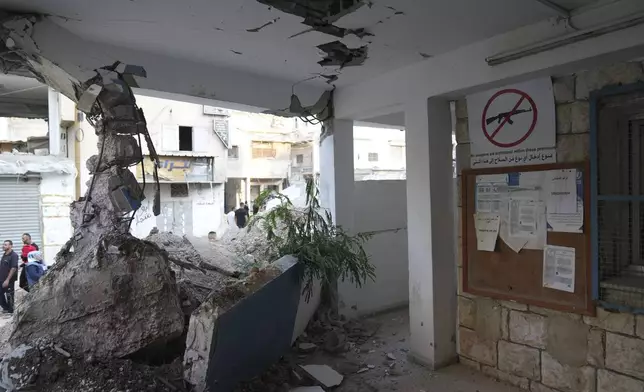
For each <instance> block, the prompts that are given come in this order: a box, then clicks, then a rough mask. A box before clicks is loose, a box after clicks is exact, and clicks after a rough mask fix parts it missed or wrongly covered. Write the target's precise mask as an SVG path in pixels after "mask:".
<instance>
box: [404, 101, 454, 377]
mask: <svg viewBox="0 0 644 392" xmlns="http://www.w3.org/2000/svg"><path fill="white" fill-rule="evenodd" d="M405 128H406V132H407V135H406V145H407V148H406V152H407V230H408V247H409V316H410V330H411V339H410V341H411V351H410V355H411V356H412V357H413V359H415V360H417V361H418V362H420V363H422V364H424V365H426V366H429V367H430V368H432V369H436V368H439V367H442V366H446V365H449V364H451V363H453V362H455V361H456V358H457V356H456V290H457V285H456V267H455V266H456V263H455V252H454V249H455V245H454V202H453V178H452V173H453V172H452V132H451V112H450V105H449V101H448V100H446V99H443V98H430V99H429V100H418V101H417V102H411V103H409V104H407V105H406V106H405Z"/></svg>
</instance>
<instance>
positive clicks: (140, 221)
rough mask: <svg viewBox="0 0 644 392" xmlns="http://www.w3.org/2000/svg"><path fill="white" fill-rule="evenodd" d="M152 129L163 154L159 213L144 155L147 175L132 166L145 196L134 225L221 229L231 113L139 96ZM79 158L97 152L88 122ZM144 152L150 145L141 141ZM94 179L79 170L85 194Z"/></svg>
mask: <svg viewBox="0 0 644 392" xmlns="http://www.w3.org/2000/svg"><path fill="white" fill-rule="evenodd" d="M136 98H137V104H138V105H139V107H140V108H141V109H143V111H144V113H145V115H146V118H147V121H148V124H147V125H148V131H149V132H150V137H151V138H152V142H153V143H154V146H155V149H156V152H157V155H158V156H159V162H160V167H159V168H158V174H159V182H160V188H161V189H160V191H161V192H160V193H161V214H160V215H159V216H156V217H155V216H154V214H153V213H152V202H153V200H154V193H155V187H154V184H153V177H152V170H153V163H152V161H150V160H149V159H145V160H144V168H145V178H144V175H143V170H142V168H141V166H140V165H138V166H136V167H132V168H131V170H132V171H133V173H134V174H135V176H136V178H137V180H138V181H139V183H141V184H143V183H144V179H145V188H144V193H145V196H146V199H145V200H144V202H143V204H142V206H141V208H140V209H139V210H138V211H137V213H136V214H135V216H134V220H133V221H132V226H131V228H132V229H131V230H132V233H133V234H134V235H135V236H137V237H145V236H147V235H148V234H149V233H150V230H152V228H154V227H156V228H158V229H159V230H161V231H171V232H173V233H175V234H178V235H184V234H188V235H194V236H207V235H208V233H210V232H215V233H220V232H221V230H223V228H222V227H223V225H222V223H223V198H224V197H223V196H224V182H225V179H226V156H227V145H226V143H225V138H226V127H227V124H228V116H227V114H226V112H225V111H221V112H220V111H217V112H215V111H212V110H210V109H211V108H210V107H208V106H204V105H199V104H193V103H188V102H181V101H174V100H167V99H161V98H155V97H148V96H142V95H137V97H136ZM83 129H84V130H85V131H86V132H85V135H84V139H83V148H82V154H81V159H80V161H81V162H85V161H86V160H87V159H88V158H89V157H90V156H91V155H94V154H96V153H97V151H98V150H97V143H98V137H97V135H96V134H95V133H94V131H93V130H91V131H90V129H91V127H90V126H89V124H87V123H86V122H85V123H84V124H83ZM142 150H143V154H144V155H145V156H147V154H148V151H147V146H146V145H145V143H143V146H142ZM89 178H90V175H89V172H88V171H87V169H86V168H84V167H83V168H82V171H81V183H82V185H81V194H84V193H85V191H86V189H87V182H88V180H89Z"/></svg>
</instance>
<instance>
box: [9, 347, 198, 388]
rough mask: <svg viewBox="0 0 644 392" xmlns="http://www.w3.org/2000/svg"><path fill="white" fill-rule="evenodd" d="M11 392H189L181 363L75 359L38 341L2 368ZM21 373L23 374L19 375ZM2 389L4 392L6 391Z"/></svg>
mask: <svg viewBox="0 0 644 392" xmlns="http://www.w3.org/2000/svg"><path fill="white" fill-rule="evenodd" d="M0 369H1V372H2V375H3V377H2V383H0V386H1V387H2V388H4V389H6V390H7V391H16V390H30V391H48V392H101V391H126V390H128V391H137V392H143V391H150V392H177V391H187V390H188V389H187V388H186V385H185V383H184V381H183V377H182V374H181V363H180V362H175V363H172V364H168V365H163V366H158V367H153V366H147V365H143V364H137V363H135V362H133V361H130V360H110V361H94V360H92V359H90V358H88V359H79V358H75V357H72V356H71V354H69V353H67V352H66V351H65V350H64V349H63V348H62V347H60V346H57V345H54V344H52V343H45V342H44V341H38V342H35V343H34V344H31V345H29V346H27V345H21V346H18V347H17V348H16V349H15V350H14V351H13V352H12V353H11V354H10V355H9V356H6V357H4V359H3V361H2V364H1V368H0ZM18 369H20V371H18ZM2 388H0V390H2Z"/></svg>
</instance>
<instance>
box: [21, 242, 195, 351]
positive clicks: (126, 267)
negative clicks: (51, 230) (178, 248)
mask: <svg viewBox="0 0 644 392" xmlns="http://www.w3.org/2000/svg"><path fill="white" fill-rule="evenodd" d="M57 260H58V262H57V263H56V264H55V265H54V266H53V267H52V268H51V269H50V270H49V271H48V272H47V274H46V275H45V276H44V277H43V278H42V279H41V281H40V282H39V283H38V285H37V286H36V289H35V290H32V292H31V293H29V295H27V296H26V297H25V299H24V302H23V303H22V304H21V306H20V307H19V308H18V309H17V310H16V313H15V314H14V320H15V322H14V329H13V333H12V335H11V338H10V343H11V345H12V347H17V346H18V345H20V344H23V343H24V344H29V342H33V341H34V340H36V339H39V338H46V339H49V340H52V341H56V342H58V343H60V344H62V345H64V346H65V347H67V348H68V349H69V350H70V351H71V352H72V353H74V354H75V355H77V356H81V357H82V356H92V357H95V358H96V359H113V358H122V357H125V356H128V355H132V354H135V353H138V352H142V351H144V350H152V351H154V350H156V349H158V348H160V347H163V346H164V345H165V344H167V343H169V342H171V341H172V340H174V339H176V338H178V337H179V336H181V334H182V332H183V329H184V321H183V314H182V312H181V307H180V304H179V299H178V294H177V286H176V284H175V279H174V276H173V274H172V272H171V270H170V267H169V264H168V260H167V258H166V257H165V254H164V253H163V252H162V251H161V249H159V248H158V247H157V246H156V245H154V244H152V243H149V242H144V241H141V240H138V239H136V238H134V237H131V236H125V235H121V234H118V233H115V234H108V235H103V236H102V237H101V241H100V242H99V244H98V245H97V246H96V248H94V249H90V248H87V247H85V248H81V250H80V251H77V252H74V253H71V252H65V251H61V253H59V254H58V256H57ZM99 336H100V339H97V337H99Z"/></svg>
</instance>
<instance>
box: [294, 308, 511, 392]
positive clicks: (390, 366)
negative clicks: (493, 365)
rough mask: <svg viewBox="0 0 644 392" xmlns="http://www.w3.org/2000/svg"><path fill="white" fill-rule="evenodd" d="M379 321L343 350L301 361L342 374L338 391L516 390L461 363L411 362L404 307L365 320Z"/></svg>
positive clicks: (318, 353) (476, 391)
mask: <svg viewBox="0 0 644 392" xmlns="http://www.w3.org/2000/svg"><path fill="white" fill-rule="evenodd" d="M366 322H373V323H374V325H377V324H379V325H380V328H379V329H378V332H377V333H376V334H375V335H374V336H373V337H372V338H371V339H370V340H368V341H366V342H365V343H364V344H362V345H356V346H354V347H353V348H352V349H351V350H349V351H348V352H346V353H340V354H337V355H331V354H328V353H326V352H323V351H322V350H318V351H317V352H316V353H314V354H311V355H309V356H307V357H301V359H302V362H303V363H304V364H325V365H329V366H331V367H332V368H334V369H336V370H337V371H339V372H340V373H342V374H344V375H345V379H344V381H343V383H342V385H341V386H340V387H338V389H337V391H338V392H371V391H380V392H385V391H400V392H423V391H425V392H518V391H519V389H517V388H514V387H511V386H508V385H505V384H503V383H500V382H497V381H495V380H492V379H490V378H488V377H486V376H484V375H482V374H481V373H479V372H476V371H474V370H472V369H469V368H467V367H465V366H463V365H454V366H451V367H449V368H446V369H442V370H440V371H437V372H432V371H429V370H428V369H427V368H425V367H422V366H420V365H418V364H415V363H413V362H411V361H410V360H409V359H408V355H407V353H408V351H409V314H408V310H407V309H402V310H398V311H395V312H391V313H385V314H382V315H379V316H376V317H372V318H369V319H367V321H366Z"/></svg>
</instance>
